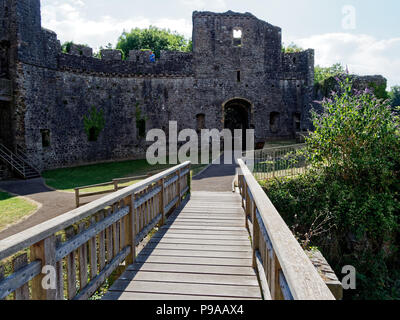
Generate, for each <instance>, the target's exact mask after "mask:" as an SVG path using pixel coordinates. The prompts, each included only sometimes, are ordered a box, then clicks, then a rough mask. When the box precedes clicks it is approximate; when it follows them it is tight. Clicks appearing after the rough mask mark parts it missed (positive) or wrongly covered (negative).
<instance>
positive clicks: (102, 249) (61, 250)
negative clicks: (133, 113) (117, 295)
mask: <svg viewBox="0 0 400 320" xmlns="http://www.w3.org/2000/svg"><path fill="white" fill-rule="evenodd" d="M190 165H191V164H190V162H185V163H183V164H181V165H178V166H176V167H174V168H171V169H169V170H166V171H163V172H161V173H159V174H157V175H155V176H153V177H150V178H148V179H146V180H144V181H141V182H139V183H137V184H135V185H132V186H129V187H126V188H124V189H122V190H120V191H117V192H114V193H113V194H110V195H107V196H105V197H103V198H101V199H98V200H96V201H93V202H91V203H89V204H87V205H85V206H82V207H80V208H78V209H75V210H72V211H70V212H68V213H65V214H63V215H62V216H59V217H56V218H54V219H52V220H49V221H47V222H45V223H42V224H40V225H37V226H35V227H33V228H30V229H28V230H25V231H23V232H21V233H19V234H16V235H13V236H11V237H9V238H7V239H4V240H1V241H0V261H1V260H3V259H6V258H10V257H13V256H14V255H15V254H18V253H19V252H21V251H26V249H30V250H29V251H30V259H29V260H30V262H28V258H27V254H26V253H23V254H22V255H19V256H18V257H17V258H16V259H19V258H21V257H22V258H23V259H22V260H23V263H22V265H21V263H18V264H17V263H15V268H13V273H12V274H11V275H8V276H7V277H6V278H4V279H2V275H1V274H0V299H3V298H4V297H7V296H8V295H9V294H10V293H12V292H15V295H14V298H16V299H19V298H29V296H30V297H31V298H32V299H34V300H36V299H40V300H54V299H64V288H63V286H64V281H63V279H64V278H65V277H66V278H67V298H68V299H87V298H89V297H90V296H91V295H92V294H93V293H94V292H95V291H96V290H97V289H98V287H99V286H100V285H101V284H102V283H103V282H104V280H105V278H107V277H108V276H109V275H110V274H111V273H112V272H113V271H114V270H115V269H116V268H117V267H118V266H119V265H120V264H121V263H122V262H123V261H125V266H126V267H127V266H128V265H130V264H132V263H133V262H134V261H135V257H136V253H135V250H136V246H137V245H138V244H139V243H140V242H141V241H142V240H143V239H144V238H145V237H146V236H147V235H148V234H149V232H151V231H152V229H153V228H154V227H155V226H156V225H157V224H159V223H160V222H161V223H162V224H163V223H165V221H166V215H167V214H168V213H170V212H171V211H172V210H173V209H174V208H177V207H178V205H179V204H180V202H181V200H182V198H183V197H184V196H185V195H187V194H188V193H189V192H190V181H191V180H190ZM160 185H161V186H160ZM14 260H15V259H14ZM20 260H21V259H20ZM18 261H19V260H18ZM38 261H40V266H39V265H38ZM77 261H78V263H79V268H78V269H79V287H80V288H79V292H78V291H77V288H76V283H77V279H78V277H77V275H78V273H77V272H76V270H77V267H76V263H77ZM88 262H89V265H90V268H89V266H88ZM13 265H14V262H13ZM44 266H50V267H54V268H55V269H56V275H57V281H56V282H57V288H56V289H55V290H45V289H44V288H43V287H42V279H43V277H44V274H43V273H42V272H40V273H39V271H42V268H43V267H44ZM24 268H25V269H24ZM1 270H2V266H1V265H0V271H1ZM21 270H28V271H29V272H28V273H27V272H23V271H21ZM89 271H90V280H89V281H88V274H89ZM65 273H66V275H65ZM28 282H29V285H30V287H29V288H28ZM21 285H22V286H23V288H22V287H21ZM21 290H22V291H21ZM21 292H22V293H23V294H22V293H21Z"/></svg>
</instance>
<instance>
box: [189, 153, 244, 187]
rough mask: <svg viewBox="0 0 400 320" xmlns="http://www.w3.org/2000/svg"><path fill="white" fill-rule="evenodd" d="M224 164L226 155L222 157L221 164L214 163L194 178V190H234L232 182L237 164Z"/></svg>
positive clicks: (233, 162)
mask: <svg viewBox="0 0 400 320" xmlns="http://www.w3.org/2000/svg"><path fill="white" fill-rule="evenodd" d="M231 163H232V164H229V163H228V164H224V155H221V157H220V164H212V165H211V166H210V167H209V168H208V169H207V170H205V171H204V172H203V173H201V174H200V175H198V176H196V177H195V178H193V181H192V191H195V192H196V191H209V192H229V191H232V182H233V179H234V177H235V174H236V168H237V165H236V164H235V161H234V160H233V159H232V161H231Z"/></svg>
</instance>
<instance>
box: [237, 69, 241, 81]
mask: <svg viewBox="0 0 400 320" xmlns="http://www.w3.org/2000/svg"><path fill="white" fill-rule="evenodd" d="M236 80H237V82H240V81H241V75H240V70H238V71H236Z"/></svg>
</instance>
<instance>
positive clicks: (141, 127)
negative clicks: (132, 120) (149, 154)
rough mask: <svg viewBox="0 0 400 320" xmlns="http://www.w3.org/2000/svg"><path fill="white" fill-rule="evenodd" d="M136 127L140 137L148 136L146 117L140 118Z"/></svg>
mask: <svg viewBox="0 0 400 320" xmlns="http://www.w3.org/2000/svg"><path fill="white" fill-rule="evenodd" d="M136 127H137V132H138V137H139V138H144V137H145V136H146V119H139V120H137V121H136Z"/></svg>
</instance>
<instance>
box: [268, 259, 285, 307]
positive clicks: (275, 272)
mask: <svg viewBox="0 0 400 320" xmlns="http://www.w3.org/2000/svg"><path fill="white" fill-rule="evenodd" d="M280 271H281V266H280V264H279V260H278V257H277V256H276V253H275V252H274V253H273V256H272V265H271V296H272V299H273V300H284V298H283V295H282V290H281V286H280V282H279V272H280Z"/></svg>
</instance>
